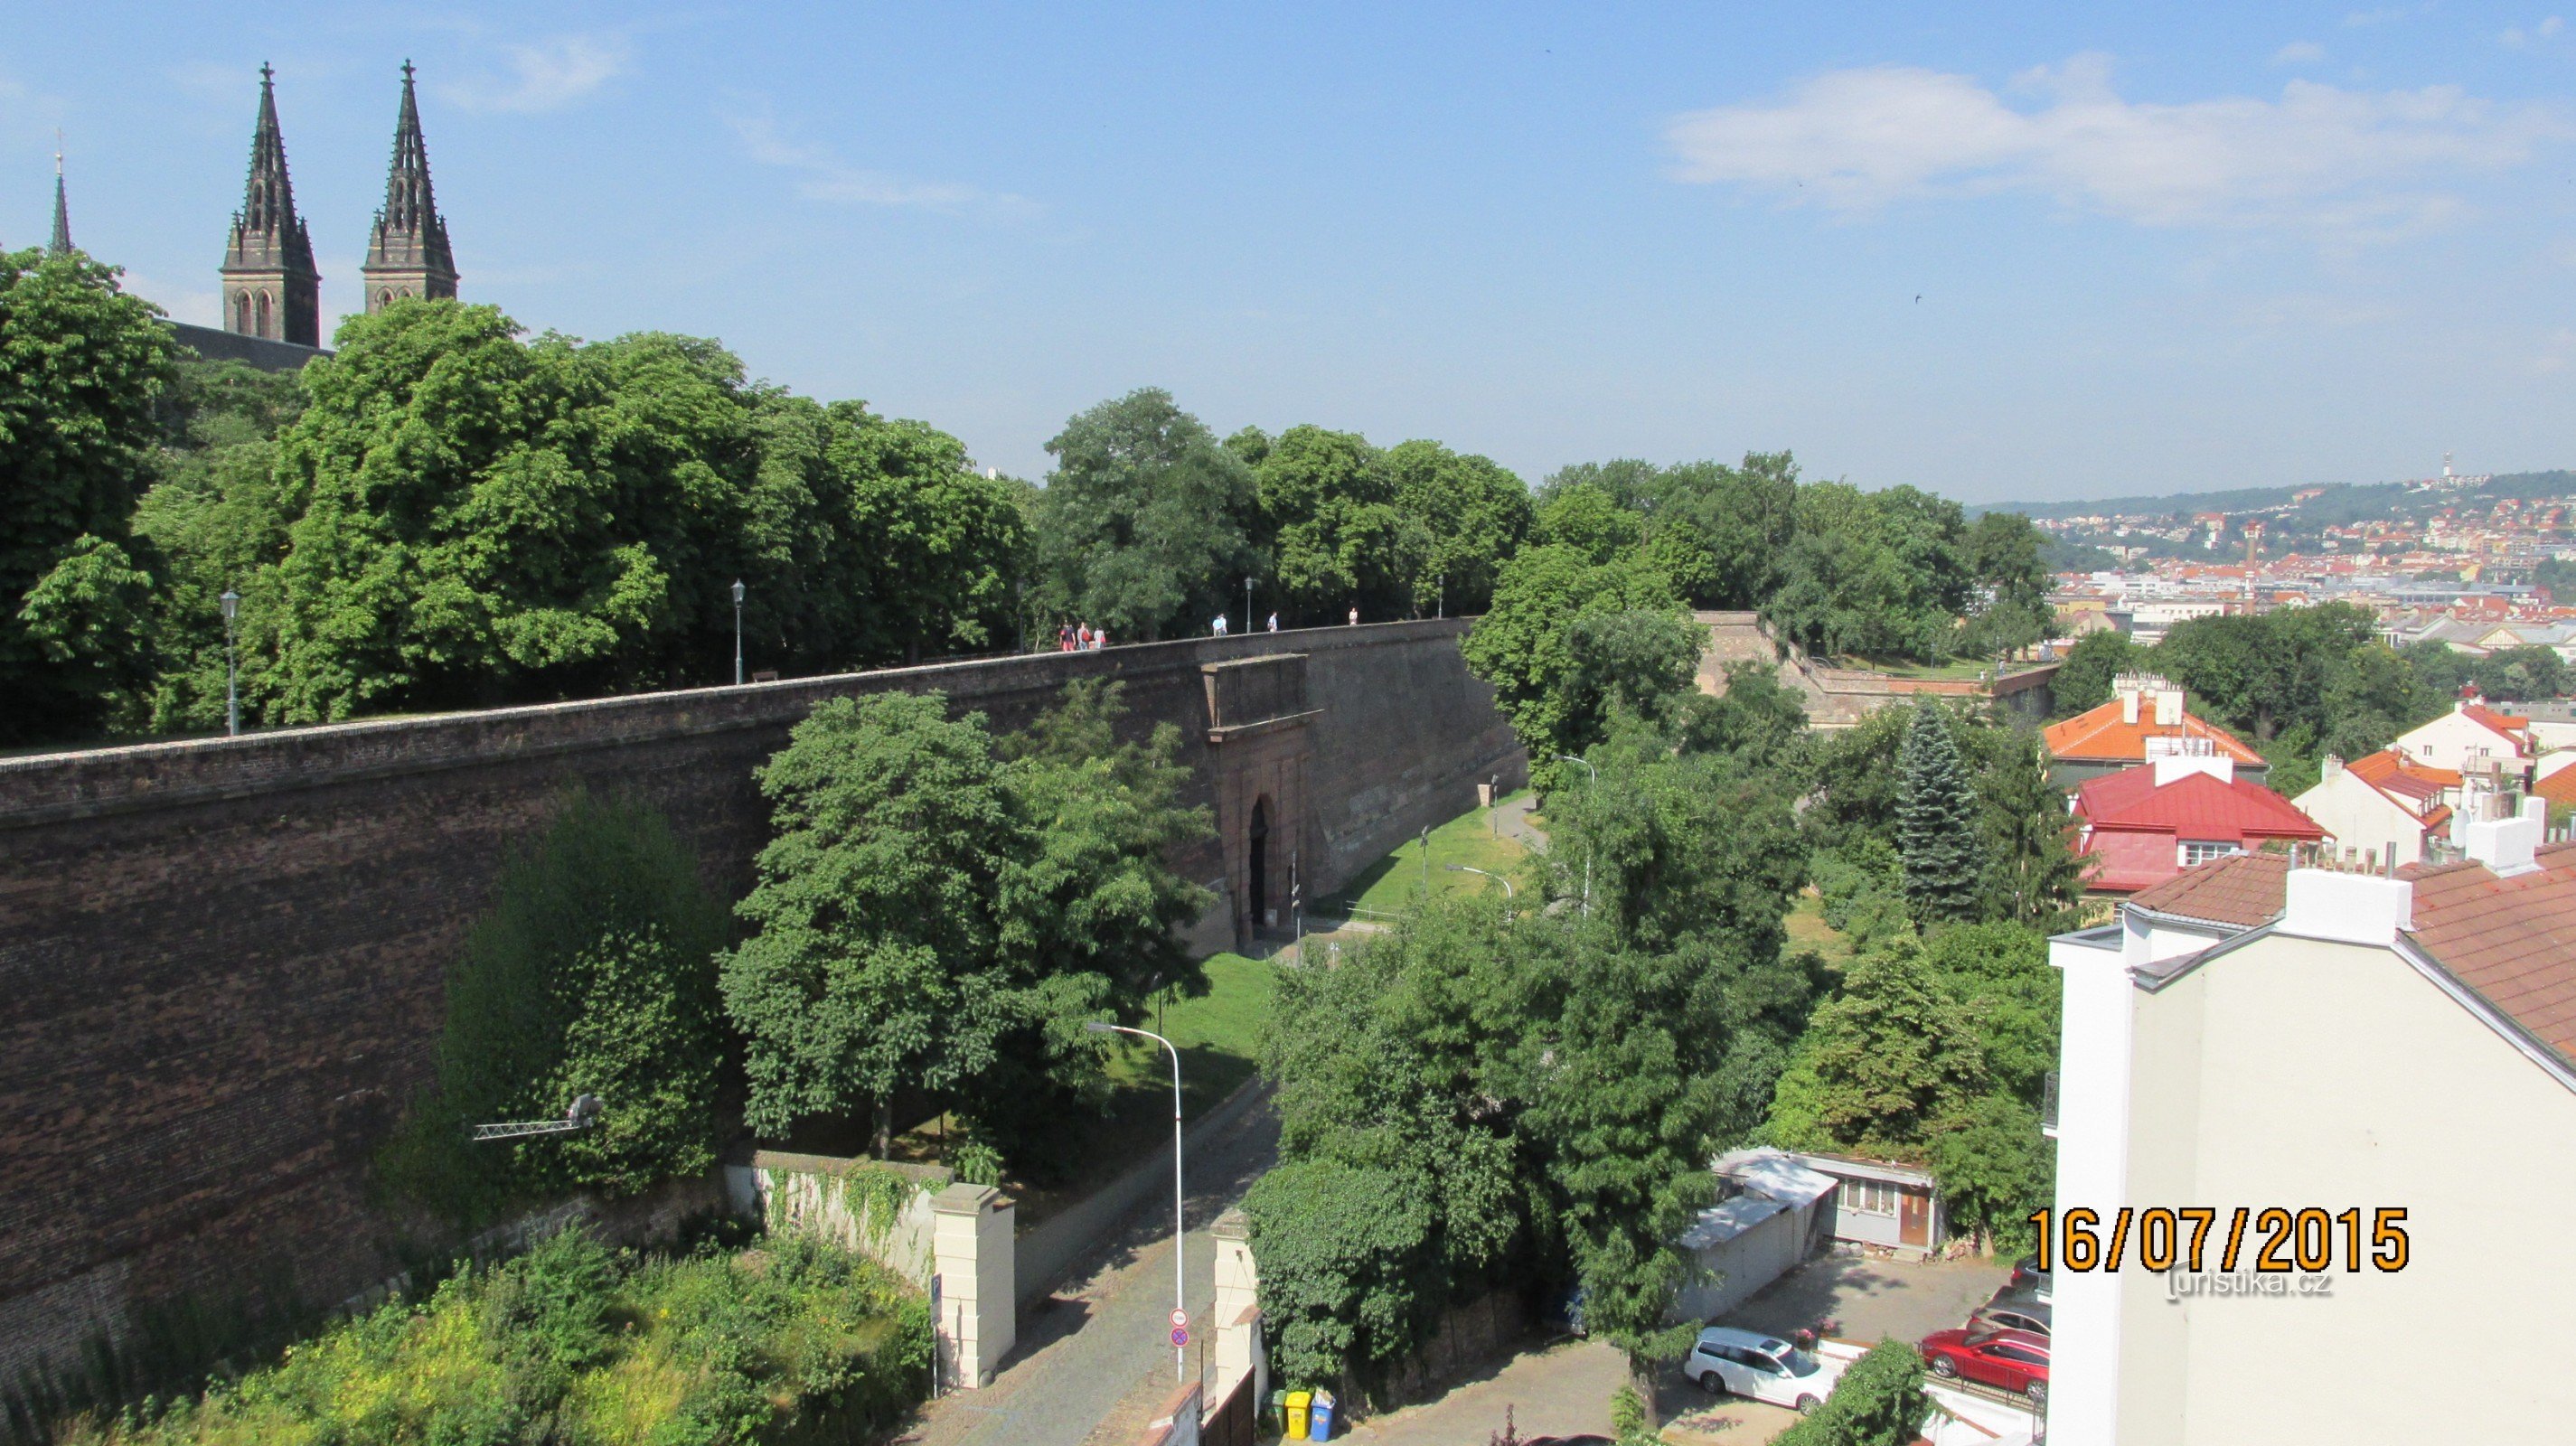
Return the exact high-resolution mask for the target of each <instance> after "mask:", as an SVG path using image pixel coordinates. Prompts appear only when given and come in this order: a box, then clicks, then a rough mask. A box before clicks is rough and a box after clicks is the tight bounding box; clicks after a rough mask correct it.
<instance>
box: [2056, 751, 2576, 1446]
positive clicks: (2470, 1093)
mask: <svg viewBox="0 0 2576 1446" xmlns="http://www.w3.org/2000/svg"><path fill="white" fill-rule="evenodd" d="M2544 808H2545V804H2543V803H2542V802H2540V801H2538V800H2534V801H2532V802H2531V803H2529V804H2528V805H2526V806H2525V808H2524V810H2523V811H2522V812H2521V813H2520V814H2518V815H2516V816H2514V817H2510V818H2504V819H2493V820H2483V821H2479V822H2476V823H2473V824H2470V825H2469V826H2468V828H2467V831H2466V833H2467V841H2466V852H2467V857H2466V858H2465V859H2463V860H2461V861H2458V862H2453V863H2446V864H2440V865H2434V866H2429V867H2426V866H2419V867H2415V868H2408V869H2401V870H2398V871H2397V872H2396V873H2395V875H2394V876H2393V877H2392V876H2388V875H2385V874H2368V873H2361V872H2349V873H2347V872H2338V871H2333V870H2328V869H2320V868H2294V867H2291V865H2290V862H2289V861H2288V860H2286V859H2283V858H2281V857H2279V856H2278V855H2260V854H2252V855H2244V856H2239V857H2234V858H2228V859H2223V860H2220V861H2218V862H2215V863H2211V864H2207V865H2203V866H2202V867H2200V868H2196V869H2192V870H2189V871H2187V872H2185V873H2184V874H2182V875H2181V876H2179V877H2177V878H2175V879H2174V880H2172V881H2170V882H2168V883H2166V884H2163V885H2160V886H2158V887H2157V888H2154V889H2151V890H2147V891H2144V892H2142V893H2140V894H2138V895H2137V896H2136V897H2134V898H2132V899H2130V900H2128V901H2127V902H2126V903H2124V904H2123V906H2122V908H2121V912H2120V916H2119V918H2118V919H2117V920H2116V921H2115V922H2113V923H2111V924H2108V925H2105V926H2102V927H2100V928H2095V929H2088V930H2084V931H2081V932H2077V933H2072V934H2066V935H2061V936H2059V937H2058V938H2057V939H2056V940H2054V941H2053V942H2052V946H2051V962H2052V963H2054V964H2055V965H2056V966H2057V967H2058V968H2059V969H2060V970H2061V971H2062V972H2063V974H2064V981H2065V1006H2064V1026H2063V1030H2064V1032H2063V1037H2062V1042H2061V1053H2060V1064H2059V1079H2058V1082H2057V1111H2056V1114H2055V1119H2054V1125H2053V1126H2052V1133H2053V1134H2054V1135H2055V1136H2056V1138H2057V1148H2058V1169H2057V1197H2056V1208H2057V1212H2058V1214H2057V1218H2058V1220H2059V1221H2061V1222H2063V1221H2065V1220H2066V1219H2067V1216H2068V1212H2072V1211H2076V1210H2079V1209H2080V1210H2089V1211H2092V1212H2095V1218H2096V1219H2097V1220H2098V1222H2099V1226H2098V1234H2097V1236H2096V1240H2097V1246H2096V1260H2097V1268H2094V1269H2090V1270H2076V1269H2073V1268H2071V1266H2072V1265H2073V1264H2075V1263H2077V1262H2076V1261H2075V1260H2074V1257H2073V1256H2072V1255H2067V1256H2063V1257H2062V1258H2060V1259H2058V1260H2056V1261H2054V1262H2052V1263H2054V1264H2056V1265H2057V1267H2058V1269H2057V1274H2056V1278H2055V1302H2056V1321H2055V1335H2054V1341H2053V1345H2054V1351H2053V1355H2054V1360H2053V1363H2052V1379H2051V1381H2050V1397H2049V1402H2048V1417H2049V1419H2048V1439H2049V1441H2051V1442H2052V1443H2055V1446H2113V1443H2118V1446H2222V1443H2225V1446H2234V1443H2240V1442H2250V1441H2261V1442H2267V1443H2274V1442H2286V1443H2298V1442H2334V1443H2348V1442H2354V1441H2386V1440H2408V1439H2419V1440H2441V1441H2494V1442H2508V1441H2510V1442H2524V1441H2544V1440H2560V1439H2565V1438H2566V1437H2567V1434H2568V1432H2569V1429H2570V1427H2569V1423H2570V1422H2571V1421H2576V1371H2571V1370H2569V1369H2568V1366H2567V1358H2568V1349H2569V1346H2570V1343H2571V1337H2572V1336H2576V1333H2571V1327H2570V1324H2569V1323H2570V1321H2571V1319H2576V1317H2571V1315H2570V1312H2569V1306H2568V1302H2569V1301H2570V1300H2576V1235H2571V1234H2570V1233H2569V1232H2565V1231H2560V1230H2556V1229H2554V1228H2553V1227H2551V1226H2549V1225H2548V1224H2547V1223H2546V1221H2547V1216H2546V1211H2547V1209H2548V1208H2549V1207H2550V1206H2551V1205H2553V1204H2555V1203H2556V1202H2559V1201H2562V1200H2566V1199H2569V1198H2576V1149H2570V1148H2569V1141H2571V1140H2576V1063H2571V1054H2572V1053H2576V843H2560V844H2554V845H2544V843H2543V833H2544V824H2543V809H2544ZM2198 1207H2205V1208H2208V1209H2210V1210H2212V1211H2214V1212H2215V1215H2214V1221H2215V1226H2214V1230H2213V1232H2212V1235H2211V1238H2210V1239H2209V1240H2208V1241H2207V1242H2206V1251H2205V1253H2204V1255H2203V1257H2202V1260H2201V1262H2200V1266H2201V1268H2200V1269H2199V1270H2198V1271H2197V1272H2194V1271H2192V1270H2191V1269H2190V1268H2189V1262H2188V1257H2187V1256H2186V1255H2185V1254H2184V1248H2183V1245H2182V1243H2181V1242H2182V1240H2183V1239H2184V1238H2186V1237H2187V1236H2188V1234H2189V1227H2190V1220H2189V1217H2188V1216H2176V1217H2164V1218H2163V1220H2162V1222H2161V1223H2163V1224H2164V1225H2165V1226H2166V1229H2165V1230H2164V1231H2163V1234H2164V1237H2165V1238H2164V1240H2163V1242H2162V1245H2161V1248H2162V1249H2163V1250H2164V1251H2166V1252H2168V1254H2169V1257H2170V1258H2169V1259H2168V1260H2167V1261H2166V1262H2165V1268H2164V1269H2162V1270H2155V1269H2150V1268H2148V1267H2149V1263H2148V1262H2143V1261H2142V1260H2141V1258H2140V1257H2141V1253H2142V1252H2144V1253H2147V1254H2150V1255H2152V1254H2154V1253H2155V1250H2156V1249H2157V1248H2158V1247H2157V1245H2156V1242H2155V1237H2156V1234H2157V1230H2156V1225H2157V1223H2158V1221H2157V1218H2156V1217H2155V1216H2154V1215H2153V1214H2152V1213H2151V1212H2158V1211H2185V1210H2188V1209H2191V1208H2198ZM2239 1208H2242V1209H2244V1210H2245V1211H2246V1212H2247V1217H2248V1224H2247V1227H2246V1229H2245V1231H2244V1232H2243V1235H2244V1237H2246V1238H2244V1239H2242V1241H2241V1247H2242V1248H2241V1251H2240V1253H2239V1255H2238V1257H2237V1258H2236V1259H2235V1260H2234V1262H2233V1268H2229V1262H2227V1261H2226V1260H2225V1253H2226V1251H2227V1250H2228V1248H2229V1247H2228V1246H2227V1245H2226V1241H2227V1240H2228V1239H2229V1238H2232V1237H2235V1235H2236V1230H2235V1226H2234V1220H2235V1212H2236V1211H2237V1210H2238V1209H2239ZM2276 1209H2277V1210H2279V1211H2281V1212H2283V1213H2282V1215H2281V1216H2279V1217H2277V1218H2272V1217H2266V1216H2265V1214H2264V1212H2266V1211H2270V1210H2276ZM2346 1211H2357V1212H2359V1213H2358V1214H2357V1215H2354V1216H2351V1217H2348V1218H2349V1219H2350V1221H2351V1222H2352V1223H2351V1225H2350V1226H2349V1227H2347V1225H2346V1224H2344V1223H2343V1222H2344V1220H2345V1219H2346V1218H2347V1217H2346V1216H2345V1215H2344V1212H2346ZM2310 1212H2315V1213H2313V1214H2311V1213H2310ZM2394 1212H2403V1213H2402V1214H2396V1213H2394ZM2124 1214H2125V1216H2126V1218H2127V1220H2128V1224H2127V1225H2125V1226H2123V1225H2121V1224H2120V1221H2121V1220H2122V1218H2123V1216H2124ZM2283 1222H2286V1223H2287V1226H2288V1235H2289V1239H2288V1242H2287V1244H2286V1245H2284V1246H2280V1247H2276V1248H2274V1251H2273V1254H2274V1256H2275V1258H2276V1259H2279V1258H2283V1257H2286V1263H2287V1264H2288V1265H2289V1267H2290V1268H2289V1269H2287V1270H2284V1271H2280V1272H2274V1271H2271V1270H2269V1269H2262V1270H2257V1269H2256V1268H2255V1262H2256V1261H2258V1260H2260V1259H2262V1257H2263V1252H2264V1250H2265V1248H2266V1246H2267V1244H2269V1237H2270V1236H2272V1235H2274V1234H2276V1233H2278V1227H2279V1226H2280V1224H2281V1223H2283ZM2348 1228H2349V1231H2350V1236H2349V1237H2348V1236H2347V1229H2348ZM2115 1230H2117V1231H2119V1232H2120V1233H2121V1236H2122V1244H2123V1247H2124V1255H2123V1257H2122V1258H2121V1259H2120V1260H2119V1261H2118V1262H2117V1268H2116V1269H2113V1268H2110V1265H2111V1262H2110V1261H2109V1259H2108V1252H2107V1245H2108V1242H2109V1241H2110V1240H2111V1238H2112V1237H2113V1235H2114V1232H2115ZM2390 1230H2393V1231H2394V1232H2396V1233H2397V1235H2400V1236H2402V1238H2403V1245H2404V1249H2403V1262H2402V1265H2400V1266H2399V1267H2398V1268H2394V1269H2390V1268H2384V1266H2385V1264H2386V1263H2388V1262H2389V1261H2390V1260H2391V1259H2392V1258H2393V1256H2394V1255H2395V1254H2396V1253H2397V1239H2396V1237H2395V1236H2392V1235H2390V1234H2388V1233H2387V1232H2388V1231H2390ZM2065 1238H2066V1237H2065V1235H2064V1233H2063V1232H2060V1233H2059V1237H2058V1239H2059V1243H2060V1244H2063V1242H2064V1240H2065ZM2348 1247H2349V1248H2348ZM2356 1255H2357V1256H2358V1257H2359V1258H2358V1259H2355V1258H2353V1257H2355V1256H2356ZM2436 1361H2438V1362H2439V1364H2438V1367H2436V1368H2434V1369H2430V1370H2428V1369H2425V1368H2424V1367H2425V1366H2427V1365H2429V1364H2431V1363H2433V1362H2436ZM2410 1386H2411V1387H2413V1388H2414V1389H2408V1388H2409V1387H2410Z"/></svg>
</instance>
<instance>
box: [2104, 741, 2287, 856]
mask: <svg viewBox="0 0 2576 1446" xmlns="http://www.w3.org/2000/svg"><path fill="white" fill-rule="evenodd" d="M2180 741H2182V742H2184V743H2190V742H2194V741H2199V740H2180ZM2202 748H2203V751H2200V752H2196V753H2167V754H2163V755H2161V756H2159V757H2158V758H2157V759H2156V760H2155V762H2153V763H2150V764H2147V765H2145V766H2143V767H2139V768H2131V769H2127V770H2125V771H2123V772H2119V773H2113V774H2107V775H2104V776H2103V777H2100V778H2093V779H2088V780H2086V781H2085V782H2084V783H2083V784H2082V785H2080V786H2079V787H2077V789H2076V790H2075V798H2074V806H2075V813H2074V819H2075V828H2076V837H2075V851H2076V852H2077V853H2078V854H2081V855H2083V856H2084V857H2085V858H2087V859H2089V860H2091V863H2090V864H2089V865H2088V871H2087V873H2086V875H2085V880H2084V885H2085V887H2086V888H2087V889H2088V890H2090V891H2092V892H2094V893H2099V894H2127V893H2135V892H2136V891H2138V890H2140V889H2144V888H2150V887H2153V886H2154V885H2157V884H2161V883H2163V882H2164V881H2165V880H2167V879H2170V878H2172V877H2173V876H2174V875H2176V874H2178V873H2181V872H2182V871H2183V870H2184V869H2186V868H2189V867H2191V866H2192V865H2193V864H2200V863H2207V862H2208V861H2209V860H2211V859H2215V858H2222V857H2225V856H2226V855H2229V854H2239V853H2250V852H2253V851H2255V850H2258V849H2261V848H2263V847H2265V846H2266V845H2277V846H2288V845H2293V844H2315V843H2322V842H2324V840H2325V836H2326V831H2325V830H2324V829H2323V828H2321V827H2319V826H2318V824H2317V822H2316V820H2314V819H2312V818H2310V817H2308V816H2307V815H2306V814H2304V813H2301V812H2299V810H2298V809H2297V808H2296V807H2295V806H2293V805H2292V804H2291V802H2290V801H2289V800H2288V799H2286V798H2283V797H2282V796H2281V795H2279V794H2277V793H2274V792H2273V791H2272V790H2270V789H2268V788H2265V787H2264V786H2263V785H2261V784H2259V783H2254V782H2250V781H2248V780H2246V779H2242V778H2238V777H2237V776H2236V773H2235V769H2236V763H2235V760H2234V759H2233V758H2230V757H2228V756H2227V755H2226V754H2224V753H2220V752H2218V751H2217V750H2216V749H2214V748H2209V747H2208V746H2207V745H2206V743H2205V742H2203V743H2202Z"/></svg>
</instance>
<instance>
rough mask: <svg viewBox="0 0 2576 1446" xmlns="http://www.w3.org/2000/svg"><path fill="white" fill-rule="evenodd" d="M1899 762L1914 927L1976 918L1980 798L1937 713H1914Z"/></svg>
mask: <svg viewBox="0 0 2576 1446" xmlns="http://www.w3.org/2000/svg"><path fill="white" fill-rule="evenodd" d="M1898 761H1899V767H1900V770H1901V772H1902V774H1903V778H1904V791H1903V793H1902V795H1901V796H1900V797H1899V799H1898V801H1897V805H1896V844H1897V852H1898V854H1899V855H1900V856H1901V858H1902V859H1903V861H1904V867H1905V899H1906V902H1907V904H1909V905H1910V906H1912V908H1913V910H1914V918H1915V922H1917V923H1919V924H1932V923H1937V922H1941V921H1945V920H1951V919H1968V918H1974V917H1975V916H1976V912H1977V891H1978V885H1979V882H1980V875H1981V874H1982V873H1983V872H1984V868H1985V858H1984V849H1983V848H1982V847H1981V846H1980V843H1979V839H1978V833H1977V796H1976V791H1975V790H1974V789H1973V788H1971V787H1970V786H1969V784H1968V773H1967V769H1966V768H1964V767H1962V766H1961V765H1960V762H1959V749H1958V745H1957V744H1956V743H1954V742H1953V741H1952V740H1951V738H1950V730H1949V728H1948V727H1947V726H1946V724H1945V722H1944V720H1943V719H1942V717H1941V713H1940V710H1939V709H1938V708H1935V707H1931V706H1928V705H1927V706H1920V707H1917V708H1916V709H1915V710H1914V722H1913V724H1912V726H1911V727H1909V728H1908V729H1907V730H1906V733H1905V747H1904V750H1903V752H1902V753H1901V754H1900V755H1899V760H1898Z"/></svg>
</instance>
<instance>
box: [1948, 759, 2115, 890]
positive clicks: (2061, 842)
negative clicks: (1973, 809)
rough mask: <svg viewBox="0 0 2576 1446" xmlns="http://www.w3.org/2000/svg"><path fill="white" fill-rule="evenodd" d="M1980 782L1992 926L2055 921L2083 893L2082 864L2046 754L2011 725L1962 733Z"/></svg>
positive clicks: (1980, 825)
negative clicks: (2006, 922)
mask: <svg viewBox="0 0 2576 1446" xmlns="http://www.w3.org/2000/svg"><path fill="white" fill-rule="evenodd" d="M1960 733H1961V742H1962V743H1963V744H1964V745H1965V746H1964V747H1963V748H1962V749H1961V750H1960V751H1961V754H1962V756H1963V758H1964V759H1965V760H1967V762H1968V766H1969V767H1970V768H1971V769H1972V770H1973V772H1974V775H1975V778H1976V793H1977V834H1978V838H1979V840H1980V842H1981V844H1982V853H1983V855H1984V857H1985V878H1984V883H1983V893H1984V902H1983V904H1982V905H1981V906H1980V907H1979V909H1978V911H1977V914H1978V917H1980V918H1987V919H2015V920H2022V921H2025V922H2028V921H2043V920H2055V919H2058V918H2060V917H2062V916H2063V915H2064V914H2065V913H2066V911H2068V910H2070V909H2072V908H2074V907H2075V904H2076V901H2077V900H2079V899H2080V898H2082V897H2083V894H2084V867H2085V864H2084V859H2083V858H2082V857H2081V856H2079V855H2078V854H2076V852H2075V850H2074V848H2073V845H2072V843H2071V841H2070V834H2069V831H2068V828H2067V810H2066V790H2065V789H2063V788H2061V787H2059V786H2058V785H2057V784H2055V783H2053V782H2051V781H2050V779H2049V761H2050V760H2049V756H2048V748H2047V745H2046V744H2045V743H2043V742H2042V741H2041V740H2040V738H2039V736H2038V734H2036V733H2034V732H2031V731H2029V730H2027V729H2023V728H2017V727H2012V726H2008V725H2007V726H1987V727H1971V728H1963V729H1961V730H1960Z"/></svg>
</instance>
